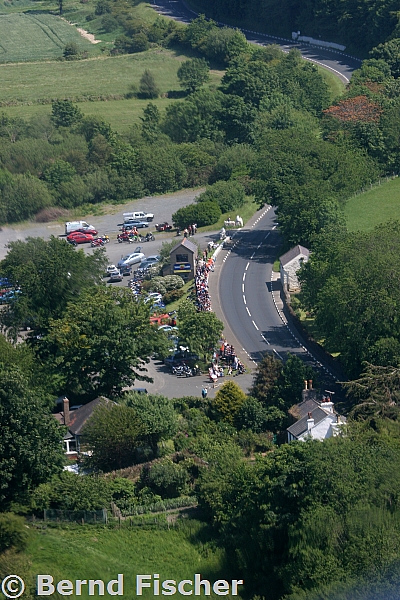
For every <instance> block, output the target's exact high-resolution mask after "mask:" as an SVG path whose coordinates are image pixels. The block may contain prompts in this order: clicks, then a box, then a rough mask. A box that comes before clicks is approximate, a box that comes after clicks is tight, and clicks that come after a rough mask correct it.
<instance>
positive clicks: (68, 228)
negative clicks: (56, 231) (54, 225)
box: [65, 221, 97, 235]
mask: <svg viewBox="0 0 400 600" xmlns="http://www.w3.org/2000/svg"><path fill="white" fill-rule="evenodd" d="M73 231H82V233H93V234H94V232H95V231H96V228H95V227H93V225H89V223H86V221H68V222H67V223H65V235H68V234H70V233H72V232H73ZM96 233H97V232H96Z"/></svg>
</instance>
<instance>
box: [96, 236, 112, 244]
mask: <svg viewBox="0 0 400 600" xmlns="http://www.w3.org/2000/svg"><path fill="white" fill-rule="evenodd" d="M98 239H100V240H103V242H104V243H105V244H109V242H110V238H109V237H108V235H101V236H100V237H99V238H98Z"/></svg>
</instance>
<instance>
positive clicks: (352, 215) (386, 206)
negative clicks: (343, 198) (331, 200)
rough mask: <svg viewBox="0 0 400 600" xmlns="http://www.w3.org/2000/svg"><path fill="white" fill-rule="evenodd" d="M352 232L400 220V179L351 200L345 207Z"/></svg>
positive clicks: (348, 224) (383, 184)
mask: <svg viewBox="0 0 400 600" xmlns="http://www.w3.org/2000/svg"><path fill="white" fill-rule="evenodd" d="M345 215H346V221H347V226H348V228H349V230H350V231H368V230H370V229H373V228H374V227H375V226H376V225H379V224H380V223H385V222H387V221H393V220H400V179H398V178H396V179H392V180H390V181H388V182H386V181H385V182H384V183H382V184H381V185H378V186H376V187H374V188H373V189H371V190H369V191H368V192H365V193H364V194H359V195H358V196H355V197H354V198H351V199H350V200H349V201H348V202H347V204H346V206H345Z"/></svg>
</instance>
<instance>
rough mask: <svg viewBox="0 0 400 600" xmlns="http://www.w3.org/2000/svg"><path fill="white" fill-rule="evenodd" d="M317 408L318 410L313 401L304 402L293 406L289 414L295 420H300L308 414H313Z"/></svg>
mask: <svg viewBox="0 0 400 600" xmlns="http://www.w3.org/2000/svg"><path fill="white" fill-rule="evenodd" d="M317 408H319V404H318V402H316V401H315V400H304V401H303V402H300V403H299V404H294V405H293V406H292V407H291V408H290V409H289V414H290V415H292V417H294V418H295V419H302V418H303V417H306V416H307V415H308V413H309V412H313V411H314V410H315V409H317Z"/></svg>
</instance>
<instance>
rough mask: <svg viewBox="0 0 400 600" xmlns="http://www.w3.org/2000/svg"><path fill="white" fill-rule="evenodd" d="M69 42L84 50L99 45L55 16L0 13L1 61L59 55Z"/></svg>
mask: <svg viewBox="0 0 400 600" xmlns="http://www.w3.org/2000/svg"><path fill="white" fill-rule="evenodd" d="M67 42H75V43H76V44H77V45H78V47H79V48H80V50H81V51H82V52H83V51H88V52H92V50H93V48H94V47H95V46H94V45H93V44H91V43H90V42H89V41H88V40H86V39H84V38H83V37H82V36H81V35H80V33H79V32H78V31H77V29H76V27H72V26H71V25H70V24H69V23H67V22H66V21H64V20H63V19H60V18H59V17H56V16H54V15H50V14H26V13H13V14H0V63H4V62H5V63H11V62H27V61H32V60H46V59H47V60H49V59H54V58H58V57H60V56H62V53H63V48H64V46H65V44H66V43H67Z"/></svg>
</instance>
